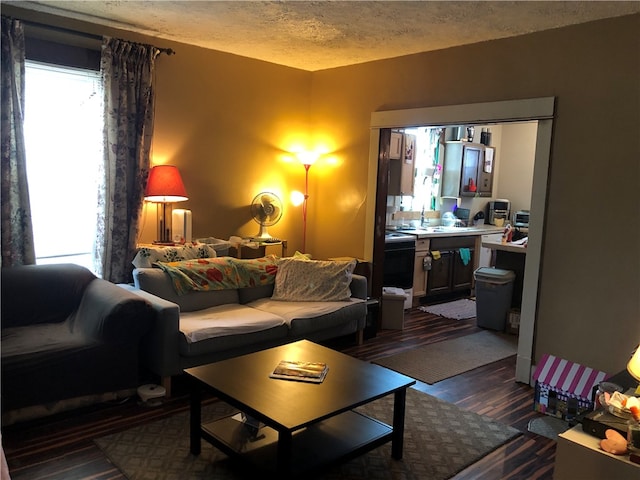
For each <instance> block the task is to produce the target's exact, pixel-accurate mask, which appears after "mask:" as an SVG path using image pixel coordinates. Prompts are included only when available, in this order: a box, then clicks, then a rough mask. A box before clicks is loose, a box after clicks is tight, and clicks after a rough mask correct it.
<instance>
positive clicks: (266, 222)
mask: <svg viewBox="0 0 640 480" xmlns="http://www.w3.org/2000/svg"><path fill="white" fill-rule="evenodd" d="M251 217H253V219H254V220H255V221H256V222H257V223H258V224H259V225H260V231H259V232H258V235H257V236H256V237H254V238H256V239H260V238H271V235H269V232H267V227H270V226H272V225H275V224H276V223H278V220H280V218H282V202H281V201H280V199H279V198H278V196H277V195H275V194H274V193H271V192H262V193H259V194H258V195H256V196H255V198H254V199H253V201H252V202H251Z"/></svg>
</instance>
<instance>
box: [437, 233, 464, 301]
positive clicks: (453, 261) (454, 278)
mask: <svg viewBox="0 0 640 480" xmlns="http://www.w3.org/2000/svg"><path fill="white" fill-rule="evenodd" d="M474 247H475V238H474V237H443V238H434V239H432V240H431V245H430V254H431V257H432V260H431V270H429V272H428V275H427V288H426V295H441V294H445V293H452V292H456V291H460V290H470V289H471V287H472V285H473V269H474V255H475V248H474ZM461 249H466V250H468V252H469V258H468V259H467V262H466V264H465V262H464V260H463V258H462V255H461V254H460V251H461ZM434 252H438V254H439V258H436V257H438V255H437V254H435V253H434Z"/></svg>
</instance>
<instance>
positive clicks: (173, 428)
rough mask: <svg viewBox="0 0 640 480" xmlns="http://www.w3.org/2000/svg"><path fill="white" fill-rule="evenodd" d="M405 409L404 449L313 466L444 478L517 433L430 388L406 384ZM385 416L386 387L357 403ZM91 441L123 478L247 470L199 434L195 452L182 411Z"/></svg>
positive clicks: (332, 474)
mask: <svg viewBox="0 0 640 480" xmlns="http://www.w3.org/2000/svg"><path fill="white" fill-rule="evenodd" d="M406 406H407V409H406V416H405V436H404V456H403V459H402V460H401V461H397V460H393V459H392V458H391V444H390V443H387V444H385V445H383V446H381V447H378V448H376V449H374V450H372V451H370V452H368V453H366V454H364V455H362V456H360V457H358V458H356V459H354V460H351V461H349V462H347V463H344V464H342V465H339V466H336V467H332V468H331V469H329V470H327V471H325V472H322V473H319V474H318V475H317V476H314V477H310V476H308V477H305V478H317V479H323V480H324V479H326V480H329V479H331V480H347V479H349V480H357V479H362V480H365V479H367V480H368V479H373V478H375V479H389V480H391V479H400V478H401V479H403V480H444V479H447V478H451V477H452V476H453V475H455V474H456V473H458V472H460V471H461V470H463V469H464V468H466V467H467V466H469V465H471V464H472V463H474V462H476V461H478V460H479V459H481V458H482V457H484V456H486V455H487V454H488V453H490V452H491V451H493V450H495V449H496V448H498V447H500V446H501V445H503V444H504V443H505V442H507V441H508V440H510V439H512V438H514V437H516V436H518V435H520V432H519V431H518V430H516V429H514V428H512V427H509V426H507V425H503V424H501V423H499V422H496V421H494V420H492V419H490V418H488V417H485V416H481V415H478V414H475V413H472V412H468V411H465V410H462V409H460V408H458V407H456V406H455V405H453V404H451V403H447V402H444V401H442V400H439V399H437V398H435V397H433V396H431V395H427V394H425V393H422V392H419V391H417V390H414V389H409V391H408V393H407V404H406ZM358 410H359V411H362V412H363V413H366V414H368V415H370V416H372V417H374V418H376V419H379V420H381V421H383V422H385V423H387V424H391V423H392V412H393V395H390V396H387V397H385V398H382V399H380V400H376V401H375V402H372V403H370V404H367V405H365V406H363V407H360V408H359V409H358ZM231 412H233V410H232V409H231V407H229V406H228V405H227V404H225V403H223V402H216V403H214V404H212V405H208V406H205V407H203V409H202V418H203V420H204V421H209V420H211V419H214V418H216V417H220V416H223V415H226V414H229V413H231ZM95 443H96V444H97V445H98V447H100V448H101V449H102V450H103V451H104V452H105V454H106V455H107V456H108V457H109V459H110V460H111V461H112V462H113V463H114V464H115V465H116V466H117V467H118V468H119V469H120V470H121V471H122V473H123V474H124V475H126V476H127V478H129V479H130V480H144V479H154V480H201V479H202V480H204V479H208V480H219V479H225V480H226V479H229V480H242V479H244V478H248V477H247V471H246V470H243V469H242V468H241V465H239V464H238V463H235V462H233V461H231V460H230V459H229V458H228V457H227V456H225V455H224V454H223V453H222V452H220V451H219V450H217V449H216V448H214V447H213V446H211V445H210V444H208V443H207V442H206V441H203V442H202V453H201V454H200V455H199V456H198V457H194V456H193V455H191V454H190V453H189V414H188V412H183V413H178V414H176V415H173V416H171V417H168V418H166V419H163V420H158V421H155V422H153V423H149V424H147V425H143V426H138V427H134V428H131V429H129V430H126V431H124V432H120V433H115V434H112V435H108V436H106V437H102V438H98V439H96V440H95Z"/></svg>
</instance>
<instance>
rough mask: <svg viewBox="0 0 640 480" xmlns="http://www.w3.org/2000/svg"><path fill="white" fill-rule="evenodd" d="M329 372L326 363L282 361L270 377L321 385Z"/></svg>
mask: <svg viewBox="0 0 640 480" xmlns="http://www.w3.org/2000/svg"><path fill="white" fill-rule="evenodd" d="M328 371H329V367H328V366H327V364H326V363H324V362H302V361H298V360H282V361H280V362H279V363H278V365H277V366H276V368H275V369H274V370H273V372H272V373H271V374H270V375H269V376H270V377H271V378H280V379H283V380H297V381H300V382H312V383H321V382H322V381H323V380H324V377H326V376H327V372H328Z"/></svg>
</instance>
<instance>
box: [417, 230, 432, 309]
mask: <svg viewBox="0 0 640 480" xmlns="http://www.w3.org/2000/svg"><path fill="white" fill-rule="evenodd" d="M429 244H430V241H429V239H428V238H421V239H418V240H416V257H415V265H414V267H413V296H414V297H424V296H425V295H426V294H427V275H428V269H429V268H431V255H430V254H429Z"/></svg>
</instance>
